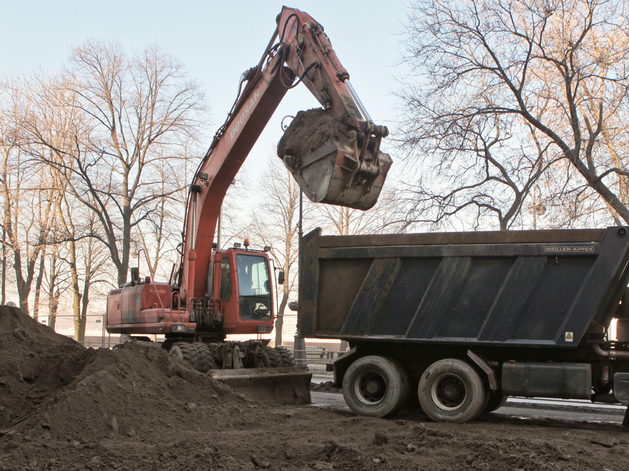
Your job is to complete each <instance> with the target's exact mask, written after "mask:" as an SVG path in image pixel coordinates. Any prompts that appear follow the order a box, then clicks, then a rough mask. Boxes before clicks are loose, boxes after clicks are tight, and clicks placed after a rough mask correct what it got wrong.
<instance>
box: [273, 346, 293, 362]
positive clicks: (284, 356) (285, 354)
mask: <svg viewBox="0 0 629 471" xmlns="http://www.w3.org/2000/svg"><path fill="white" fill-rule="evenodd" d="M275 350H277V351H278V352H279V354H280V358H281V361H280V365H279V366H295V358H293V355H292V354H291V352H289V351H288V350H287V349H286V347H275Z"/></svg>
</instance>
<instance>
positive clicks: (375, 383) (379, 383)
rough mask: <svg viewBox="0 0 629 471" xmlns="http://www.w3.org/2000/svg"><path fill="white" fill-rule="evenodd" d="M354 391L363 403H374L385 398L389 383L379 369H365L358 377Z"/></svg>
mask: <svg viewBox="0 0 629 471" xmlns="http://www.w3.org/2000/svg"><path fill="white" fill-rule="evenodd" d="M354 391H355V393H356V396H357V397H358V399H359V400H360V401H361V402H362V403H364V404H370V405H373V404H377V403H379V402H380V401H382V400H383V399H384V397H385V395H386V392H387V383H386V380H385V379H384V377H383V376H382V375H381V374H380V373H378V372H377V371H365V372H363V373H361V374H360V376H359V377H358V378H357V380H356V383H355V389H354Z"/></svg>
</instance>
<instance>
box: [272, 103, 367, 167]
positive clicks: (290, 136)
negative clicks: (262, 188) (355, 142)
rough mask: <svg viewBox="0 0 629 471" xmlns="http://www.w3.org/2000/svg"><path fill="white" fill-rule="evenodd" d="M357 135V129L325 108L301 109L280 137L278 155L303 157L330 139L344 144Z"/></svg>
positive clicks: (282, 156)
mask: <svg viewBox="0 0 629 471" xmlns="http://www.w3.org/2000/svg"><path fill="white" fill-rule="evenodd" d="M355 136H356V133H355V131H353V130H352V129H351V128H350V127H349V126H347V125H346V124H344V123H342V122H341V121H339V120H338V119H336V118H334V117H333V116H331V115H330V113H328V112H327V111H326V110H324V109H321V108H314V109H312V110H307V111H300V112H299V113H297V116H295V119H293V121H292V122H291V124H290V126H289V127H288V129H286V131H285V132H284V135H283V136H282V138H281V139H280V142H279V144H278V145H277V155H278V156H279V157H281V158H282V159H283V158H284V157H285V156H287V155H288V156H291V157H297V158H302V157H305V156H307V155H308V154H311V153H312V152H314V151H315V150H317V149H318V148H319V147H321V146H322V145H323V144H325V143H326V142H327V141H329V140H330V139H335V140H336V141H339V142H340V143H341V144H343V143H345V142H348V141H350V140H352V139H354V138H355Z"/></svg>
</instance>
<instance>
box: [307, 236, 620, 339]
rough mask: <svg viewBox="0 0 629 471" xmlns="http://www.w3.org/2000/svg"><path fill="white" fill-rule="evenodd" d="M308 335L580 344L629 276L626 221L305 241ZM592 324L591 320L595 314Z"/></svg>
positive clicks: (610, 310)
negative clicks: (581, 226)
mask: <svg viewBox="0 0 629 471" xmlns="http://www.w3.org/2000/svg"><path fill="white" fill-rule="evenodd" d="M302 257H303V260H302V264H301V266H302V271H301V284H300V285H301V287H300V307H299V329H300V333H301V335H302V336H303V337H310V338H313V337H314V338H340V339H345V340H349V341H352V340H357V339H373V340H376V339H387V340H391V341H400V342H409V341H410V342H417V343H426V342H430V343H457V344H466V345H467V344H469V345H495V346H499V345H511V346H516V345H522V346H545V347H564V348H570V347H576V346H577V345H578V344H579V342H581V340H582V339H583V337H584V335H585V333H586V331H587V330H588V328H591V327H592V326H594V325H596V324H599V326H598V328H599V329H600V328H601V327H600V326H607V325H608V324H609V322H610V320H611V318H612V317H614V316H615V313H616V310H617V308H618V303H619V301H620V300H621V298H622V296H623V294H624V293H625V289H626V287H627V282H628V281H629V271H628V270H627V265H628V262H629V235H628V234H627V229H626V228H624V227H620V228H616V227H613V228H608V229H591V230H590V229H588V230H551V231H507V232H466V233H428V234H426V233H424V234H395V235H364V236H322V235H321V231H320V230H315V231H313V232H311V233H310V234H308V235H307V236H306V237H305V238H304V241H303V252H302ZM594 323H596V324H594Z"/></svg>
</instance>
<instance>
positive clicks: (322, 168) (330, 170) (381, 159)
mask: <svg viewBox="0 0 629 471" xmlns="http://www.w3.org/2000/svg"><path fill="white" fill-rule="evenodd" d="M390 167H391V157H389V155H388V154H385V153H383V152H380V151H377V154H376V155H372V156H370V158H369V159H368V160H367V162H365V161H362V162H361V160H359V152H358V149H357V148H356V145H355V144H354V145H353V146H352V145H348V144H347V143H340V142H338V141H335V140H330V141H328V142H326V143H325V144H324V145H323V146H321V147H319V148H318V149H317V150H315V151H314V152H313V153H311V154H309V155H307V156H306V157H304V158H303V159H301V162H300V165H299V166H298V167H296V168H294V169H293V168H291V167H289V169H290V170H291V173H292V174H293V177H294V178H295V180H296V181H297V182H298V183H299V186H300V187H301V189H302V190H303V191H304V193H305V194H306V196H307V197H308V198H309V199H310V200H312V201H314V202H315V203H327V204H335V205H339V206H347V207H349V208H355V209H362V210H367V209H369V208H371V207H373V205H375V204H376V202H377V201H378V197H379V196H380V191H381V190H382V186H383V185H384V180H385V178H386V175H387V172H388V170H389V168H390Z"/></svg>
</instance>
